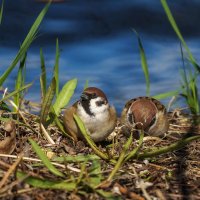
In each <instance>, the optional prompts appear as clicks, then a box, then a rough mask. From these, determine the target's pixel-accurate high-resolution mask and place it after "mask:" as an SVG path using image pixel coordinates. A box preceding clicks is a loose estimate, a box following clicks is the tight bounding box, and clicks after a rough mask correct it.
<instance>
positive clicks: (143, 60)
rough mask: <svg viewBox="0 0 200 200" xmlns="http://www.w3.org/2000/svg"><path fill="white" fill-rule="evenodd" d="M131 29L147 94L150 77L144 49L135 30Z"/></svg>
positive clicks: (147, 93)
mask: <svg viewBox="0 0 200 200" xmlns="http://www.w3.org/2000/svg"><path fill="white" fill-rule="evenodd" d="M133 31H134V32H135V34H136V36H137V39H138V45H139V51H140V60H141V65H142V69H143V72H144V76H145V81H146V95H147V96H149V95H150V78H149V70H148V64H147V59H146V55H145V51H144V48H143V45H142V41H141V39H140V36H139V34H138V33H137V32H136V31H135V30H133Z"/></svg>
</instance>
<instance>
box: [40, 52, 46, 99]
mask: <svg viewBox="0 0 200 200" xmlns="http://www.w3.org/2000/svg"><path fill="white" fill-rule="evenodd" d="M40 65H41V76H40V87H41V96H42V99H44V97H45V95H46V92H47V77H46V67H45V60H44V55H43V52H42V49H40Z"/></svg>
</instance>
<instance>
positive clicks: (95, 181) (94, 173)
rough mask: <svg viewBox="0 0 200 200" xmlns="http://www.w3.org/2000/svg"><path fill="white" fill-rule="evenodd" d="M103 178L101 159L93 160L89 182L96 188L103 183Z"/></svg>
mask: <svg viewBox="0 0 200 200" xmlns="http://www.w3.org/2000/svg"><path fill="white" fill-rule="evenodd" d="M102 179H103V176H102V171H101V163H100V161H99V160H93V161H92V165H91V167H90V169H89V180H88V181H89V182H88V184H89V185H90V187H92V188H95V187H96V186H98V185H99V184H100V183H101V180H102Z"/></svg>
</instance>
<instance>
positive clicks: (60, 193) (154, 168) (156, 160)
mask: <svg viewBox="0 0 200 200" xmlns="http://www.w3.org/2000/svg"><path fill="white" fill-rule="evenodd" d="M4 115H5V114H4ZM23 116H24V118H25V120H26V123H27V125H30V126H31V128H32V129H33V130H34V131H33V130H30V129H29V128H27V127H25V126H24V125H16V135H17V142H16V148H15V150H14V152H13V153H12V155H13V156H19V157H18V159H16V158H15V157H8V156H5V157H3V155H1V159H0V177H1V178H2V179H1V181H0V185H1V188H0V198H1V199H38V200H39V199H40V200H42V199H75V200H76V199H77V200H79V199H107V198H106V197H105V196H104V195H101V193H100V192H98V190H99V189H101V191H103V192H111V193H112V194H113V195H114V196H113V197H112V198H110V199H138V200H142V199H156V198H157V199H161V200H164V199H200V161H199V156H200V143H199V141H193V142H191V143H190V144H189V145H187V146H185V147H184V148H182V149H181V150H178V151H175V152H170V153H167V154H163V155H160V156H157V157H153V158H151V159H145V160H136V159H134V160H130V161H128V162H126V163H125V164H124V165H123V166H122V167H121V168H120V170H119V171H118V172H117V174H116V175H115V177H114V179H113V181H112V182H109V183H103V182H102V183H101V184H100V185H99V186H98V187H96V189H94V188H93V189H91V188H90V187H89V186H88V185H87V181H88V182H89V181H90V180H92V179H90V178H91V174H90V173H91V172H90V169H91V166H92V164H93V161H92V160H88V161H85V162H81V161H80V162H75V161H70V162H69V161H65V162H58V161H55V160H56V158H57V157H58V156H63V155H64V156H67V155H71V156H74V157H76V156H78V155H79V156H80V155H91V154H94V153H93V151H92V149H90V148H89V147H88V146H87V145H86V144H85V143H84V142H83V141H79V142H78V143H77V144H74V143H73V142H72V141H71V140H69V139H67V138H66V137H64V136H62V133H61V132H60V131H59V130H58V129H57V127H55V126H53V125H52V126H49V127H48V132H49V133H50V134H51V138H52V139H53V141H55V143H56V144H55V145H50V144H48V141H47V140H46V139H45V137H44V136H42V135H40V134H36V133H40V128H39V124H38V121H39V119H38V116H35V115H32V114H29V113H23ZM169 120H170V130H169V134H168V136H166V138H164V139H158V138H149V137H145V139H144V143H143V146H142V149H141V151H143V150H145V149H149V148H150V147H151V148H152V147H160V146H168V145H170V144H171V143H173V142H175V141H178V140H180V139H181V138H182V137H185V136H187V135H188V134H200V125H199V120H200V118H199V117H197V116H196V117H194V116H190V115H184V114H182V113H181V112H180V111H178V110H177V111H175V112H173V113H169ZM3 124H4V123H3V122H2V123H1V127H0V128H1V132H3V130H4V125H3ZM116 130H117V133H118V134H117V136H115V138H114V140H111V141H106V142H104V143H99V144H97V145H98V147H99V149H101V150H102V151H104V152H109V155H110V156H116V155H118V154H119V152H121V151H122V146H123V144H124V143H125V142H126V141H127V138H126V137H125V136H124V135H123V134H122V133H120V126H119V127H118V128H116ZM2 137H3V135H1V139H2ZM28 138H32V139H34V140H35V141H36V142H37V144H39V145H40V147H42V149H43V150H44V151H45V152H46V154H47V156H48V157H49V158H51V159H52V161H53V160H54V163H55V165H56V167H57V168H58V169H59V170H60V171H61V172H63V173H64V174H65V176H66V177H65V178H66V180H67V179H69V180H72V179H74V180H75V182H76V183H77V182H78V181H79V183H78V185H77V188H76V189H74V190H73V191H71V192H68V191H66V190H58V189H57V190H56V189H40V188H36V187H32V186H30V185H29V184H27V183H26V182H25V180H21V179H18V178H17V177H16V171H17V170H21V171H23V172H26V173H27V174H29V175H31V176H34V177H37V178H43V179H48V180H55V179H56V180H59V179H60V178H58V177H55V175H53V174H52V173H50V172H49V170H48V169H47V168H46V167H45V166H44V165H43V164H42V163H41V162H40V160H38V157H37V155H36V154H35V152H33V150H32V146H31V145H30V143H29V142H28ZM136 144H137V141H136V140H134V141H133V143H132V145H131V146H132V147H134V145H136ZM22 154H23V155H22ZM97 161H98V163H99V164H100V168H101V176H102V181H103V180H105V179H106V178H107V177H108V176H109V174H110V173H111V171H112V169H113V167H114V166H113V165H112V164H110V163H109V162H106V161H104V160H101V159H97ZM83 163H84V164H83ZM83 167H84V170H82V168H83ZM81 173H82V174H81ZM72 177H73V178H72Z"/></svg>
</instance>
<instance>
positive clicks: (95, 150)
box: [74, 114, 109, 160]
mask: <svg viewBox="0 0 200 200" xmlns="http://www.w3.org/2000/svg"><path fill="white" fill-rule="evenodd" d="M74 119H75V121H76V123H77V125H78V127H79V128H80V130H81V133H82V134H83V136H84V138H85V139H86V141H87V143H88V144H89V146H90V147H91V148H92V149H93V150H94V152H95V153H96V154H97V155H98V156H99V157H101V158H103V159H105V160H108V159H109V157H108V155H107V154H105V153H103V152H102V151H100V150H99V149H98V147H97V146H96V144H95V143H94V141H93V140H92V139H91V137H90V135H89V134H88V133H87V131H86V128H85V125H84V124H83V122H82V120H81V119H80V117H79V116H78V115H75V114H74Z"/></svg>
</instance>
